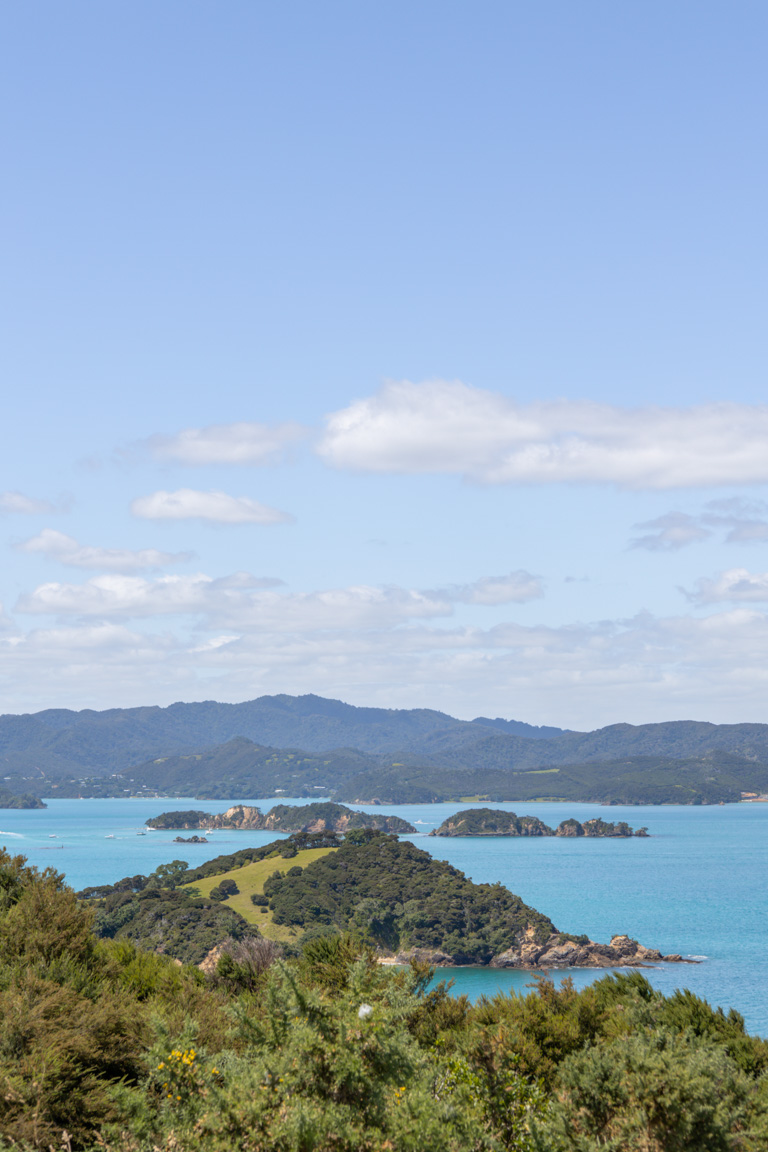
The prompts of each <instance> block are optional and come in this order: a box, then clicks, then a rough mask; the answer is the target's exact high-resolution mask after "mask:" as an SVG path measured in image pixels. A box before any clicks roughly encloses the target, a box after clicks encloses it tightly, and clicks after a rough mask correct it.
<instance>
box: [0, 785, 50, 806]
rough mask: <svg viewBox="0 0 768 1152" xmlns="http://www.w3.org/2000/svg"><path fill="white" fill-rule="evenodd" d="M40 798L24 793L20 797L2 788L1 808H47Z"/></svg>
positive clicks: (0, 791)
mask: <svg viewBox="0 0 768 1152" xmlns="http://www.w3.org/2000/svg"><path fill="white" fill-rule="evenodd" d="M47 807H48V805H47V804H44V803H43V801H42V800H41V799H40V797H39V796H32V795H31V794H30V793H29V792H23V793H22V794H21V795H20V796H19V795H17V794H16V793H15V792H10V791H9V790H8V789H7V788H0V808H47Z"/></svg>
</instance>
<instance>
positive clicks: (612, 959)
mask: <svg viewBox="0 0 768 1152" xmlns="http://www.w3.org/2000/svg"><path fill="white" fill-rule="evenodd" d="M411 960H421V961H424V962H426V963H428V964H433V965H435V966H436V967H438V968H440V967H445V966H448V967H455V966H456V965H459V966H460V965H461V963H462V961H461V960H457V958H456V956H454V955H451V954H450V953H448V952H445V951H443V950H441V949H428V948H411V949H408V950H406V951H403V952H398V953H397V954H396V955H394V956H393V957H391V958H390V959H389V963H396V964H408V963H410V961H411ZM386 962H387V961H385V963H386ZM661 963H665V964H696V963H698V961H696V960H688V959H685V958H684V957H683V956H680V955H679V954H678V953H672V954H671V955H666V956H665V955H663V953H661V952H660V951H659V950H658V949H657V948H646V947H645V946H644V945H643V944H638V942H637V940H633V939H632V938H631V937H630V936H612V937H611V941H610V943H609V944H598V943H597V941H595V940H589V939H588V938H586V937H585V938H583V939H582V938H577V939H574V938H573V937H571V936H565V935H562V934H560V933H554V934H553V935H552V936H550V938H549V939H548V940H547V941H546V942H544V943H542V942H541V940H538V939H537V938H536V932H535V930H534V929H533V928H527V929H526V930H525V932H523V933H522V936H521V938H520V939H519V941H518V942H517V943H516V944H515V945H514V946H513V947H512V948H507V949H506V951H504V952H499V953H498V954H497V955H496V956H492V957H491V959H490V960H489V961H488V967H489V968H522V969H525V970H527V971H542V972H547V971H549V970H550V969H552V968H648V967H650V966H652V965H654V964H661Z"/></svg>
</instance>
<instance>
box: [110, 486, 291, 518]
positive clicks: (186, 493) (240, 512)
mask: <svg viewBox="0 0 768 1152" xmlns="http://www.w3.org/2000/svg"><path fill="white" fill-rule="evenodd" d="M131 512H132V513H133V515H134V516H140V517H141V518H142V519H144V520H207V521H209V522H210V523H213V524H287V523H290V522H291V521H292V519H293V518H292V517H291V516H290V515H289V514H288V513H287V512H280V511H279V510H278V509H277V508H269V507H267V505H266V504H260V503H259V502H258V501H257V500H251V499H250V497H248V496H230V495H228V493H226V492H217V491H215V490H212V491H210V492H198V491H196V490H195V489H194V488H179V489H178V490H177V491H176V492H163V491H160V492H153V493H152V494H151V495H150V496H140V497H139V498H138V499H136V500H134V501H133V502H132V504H131Z"/></svg>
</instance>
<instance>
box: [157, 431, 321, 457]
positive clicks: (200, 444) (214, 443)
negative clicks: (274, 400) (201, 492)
mask: <svg viewBox="0 0 768 1152" xmlns="http://www.w3.org/2000/svg"><path fill="white" fill-rule="evenodd" d="M306 435H307V429H305V428H304V427H303V426H302V425H301V424H293V423H283V424H257V423H245V422H241V423H238V424H209V425H208V427H206V428H185V429H184V431H183V432H179V433H178V435H176V436H153V437H152V438H151V440H149V442H148V443H149V447H150V450H151V451H152V453H153V454H154V455H155V456H156V457H158V458H159V459H160V460H174V461H177V462H178V463H181V464H275V463H277V462H278V461H279V460H281V459H282V457H283V455H284V454H285V450H286V447H287V446H288V445H289V444H291V443H293V442H295V441H296V440H299V439H301V438H302V437H304V436H306Z"/></svg>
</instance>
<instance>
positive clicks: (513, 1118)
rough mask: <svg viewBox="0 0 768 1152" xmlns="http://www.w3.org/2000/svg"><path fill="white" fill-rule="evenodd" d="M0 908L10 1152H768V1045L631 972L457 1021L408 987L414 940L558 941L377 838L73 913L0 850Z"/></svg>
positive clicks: (465, 1005)
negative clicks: (396, 954)
mask: <svg viewBox="0 0 768 1152" xmlns="http://www.w3.org/2000/svg"><path fill="white" fill-rule="evenodd" d="M293 869H298V876H296V874H293V875H292V870H293ZM235 877H236V878H237V879H235ZM259 877H261V879H260V878H259ZM342 877H343V878H344V883H343V884H340V883H339V881H340V879H341V878H342ZM302 878H303V879H302ZM304 881H306V883H305V882H304ZM349 881H352V883H350V882H349ZM310 882H311V883H310ZM312 886H314V891H315V892H316V893H317V894H318V896H319V900H318V902H317V910H314V909H313V908H312V904H311V900H310V898H309V892H310V889H311V887H312ZM233 888H234V889H235V891H233ZM256 889H259V890H260V891H261V892H264V891H265V890H266V891H267V892H268V893H269V895H266V896H265V895H259V892H258V891H256ZM0 890H1V891H2V893H3V899H2V901H0V1018H2V1020H3V1037H2V1043H0V1082H2V1085H3V1098H2V1106H0V1142H2V1143H3V1145H4V1146H8V1147H9V1148H18V1149H20V1150H21V1149H28V1150H30V1152H49V1150H50V1149H51V1148H65V1149H71V1150H72V1152H91V1150H95V1149H97V1148H98V1149H101V1150H102V1152H150V1150H154V1152H180V1150H183V1152H210V1150H211V1149H216V1152H244V1150H253V1152H257V1150H264V1152H266V1150H267V1149H269V1150H270V1152H272V1150H274V1152H308V1150H315V1152H331V1149H332V1150H333V1152H359V1150H360V1149H363V1148H367V1149H370V1150H371V1152H385V1150H387V1149H390V1150H395V1149H396V1150H397V1152H400V1150H402V1152H424V1150H430V1149H431V1150H433V1152H504V1150H506V1152H574V1150H575V1149H582V1150H589V1149H592V1148H602V1147H615V1148H617V1149H627V1150H629V1149H635V1148H648V1149H655V1150H657V1152H661V1150H662V1149H669V1148H675V1149H678V1150H680V1152H700V1150H701V1149H704V1148H706V1149H713V1150H715V1149H722V1150H723V1152H727V1150H728V1149H734V1150H735V1149H736V1148H738V1149H740V1150H742V1152H762V1149H763V1148H765V1146H766V1141H767V1140H768V1101H767V1100H766V1096H765V1090H764V1089H765V1075H766V1073H768V1043H766V1042H765V1041H764V1040H761V1039H759V1038H758V1037H754V1036H750V1035H748V1034H747V1032H746V1030H745V1028H744V1022H743V1020H742V1018H741V1017H740V1016H739V1015H738V1013H736V1012H734V1011H731V1012H729V1013H724V1012H722V1011H721V1010H719V1009H718V1010H717V1011H715V1010H713V1009H712V1008H711V1007H710V1006H709V1005H708V1004H707V1003H706V1002H705V1001H703V1000H701V999H700V998H698V997H696V996H694V995H692V994H691V993H690V992H686V991H679V992H676V993H674V995H672V996H663V995H662V994H660V993H658V992H656V991H654V989H653V988H652V987H651V985H650V984H649V983H648V981H647V980H645V979H644V977H643V975H642V974H641V973H640V972H638V971H633V972H627V973H622V974H616V975H613V976H606V977H603V978H602V979H599V980H598V981H597V982H596V983H593V984H592V985H590V986H589V987H587V988H584V989H583V990H581V991H578V992H577V991H576V990H575V989H574V987H573V985H572V984H570V983H569V982H566V983H564V984H563V985H562V987H560V988H556V987H555V986H554V985H553V984H552V983H551V982H549V981H548V980H547V979H545V978H540V979H539V980H538V982H537V984H536V985H535V986H534V987H533V988H531V989H530V990H528V991H527V992H526V993H525V994H524V995H520V996H505V995H499V996H497V997H495V998H494V999H492V1000H481V1001H479V1002H478V1003H477V1004H475V1005H472V1004H470V1003H469V1001H468V1000H467V998H466V997H462V996H460V997H452V996H450V995H449V994H448V990H447V989H446V987H445V985H443V984H441V985H438V986H437V987H432V988H431V990H430V976H431V974H432V969H431V968H430V967H429V965H428V964H426V963H425V962H424V960H423V958H422V957H423V955H425V954H430V953H434V950H435V945H436V943H438V942H440V943H448V942H449V941H451V940H453V941H456V942H457V943H458V942H461V941H463V943H462V944H461V945H460V946H461V947H462V948H463V949H464V951H465V952H466V953H468V954H471V955H472V956H473V957H477V956H483V955H487V954H488V953H489V952H494V950H495V949H497V948H498V947H500V946H503V945H504V944H509V943H510V942H512V943H513V944H514V947H515V948H517V949H518V951H520V953H521V955H522V954H523V953H524V952H525V949H526V948H528V947H530V948H531V949H532V950H534V951H535V950H542V949H547V948H549V949H550V950H552V949H553V948H554V947H555V943H556V942H557V947H559V948H561V949H562V948H567V947H568V946H569V945H572V946H573V947H574V949H578V947H579V946H580V945H579V941H578V940H577V939H574V938H570V937H567V936H563V934H561V933H557V932H556V929H555V928H554V926H553V925H552V924H551V921H549V920H548V918H547V917H545V916H542V915H541V914H539V913H537V912H535V911H534V910H533V909H531V908H529V907H527V906H526V905H525V904H524V903H523V902H522V901H521V900H520V899H519V898H518V897H516V896H513V895H512V893H509V892H508V891H507V890H506V889H504V888H501V886H499V885H472V884H471V883H470V882H469V881H467V880H466V878H465V877H463V876H462V874H461V873H459V872H457V870H456V869H453V868H451V867H450V866H449V865H446V864H441V863H440V862H438V861H432V860H430V858H429V857H428V856H427V855H426V854H425V853H423V852H420V850H418V849H416V848H414V846H413V845H412V844H410V843H408V842H403V841H397V840H396V839H394V838H393V837H391V836H388V835H385V834H382V833H378V832H375V831H374V832H372V831H366V830H353V831H352V832H350V833H348V837H347V839H346V840H345V841H344V842H343V843H342V842H340V841H339V840H338V838H337V837H335V836H333V835H330V834H317V835H308V834H300V835H298V836H294V837H291V838H290V839H288V840H279V841H275V842H273V843H272V844H270V845H264V846H263V847H262V848H258V849H246V850H244V851H243V852H240V853H235V854H234V855H232V856H229V857H222V858H220V859H219V860H218V861H210V862H208V863H207V864H205V865H203V866H202V867H201V868H198V869H189V868H188V867H187V866H186V864H185V863H184V862H183V861H173V862H171V863H170V864H167V865H162V866H161V867H160V868H158V869H156V871H155V872H154V873H153V874H152V875H151V876H134V877H128V878H126V879H125V880H123V881H119V882H118V883H117V884H114V885H103V886H101V887H99V888H92V889H89V890H86V891H84V892H83V893H81V894H80V897H79V898H78V897H76V895H75V893H73V892H72V890H71V889H70V888H68V887H67V885H66V884H65V883H64V880H63V877H62V876H61V875H59V874H57V873H56V872H54V871H52V870H50V869H49V870H46V872H44V873H40V872H39V871H38V870H37V869H35V868H33V867H31V866H29V865H28V864H27V863H26V862H25V860H24V858H23V857H21V856H16V857H11V856H10V855H9V854H8V853H6V852H4V851H0ZM254 897H255V899H254ZM237 901H240V905H239V907H245V906H246V905H247V907H248V908H250V909H251V918H250V920H247V919H246V918H245V917H244V916H243V915H241V914H240V913H239V912H238V911H236V909H235V907H234V904H235V903H236V902H237ZM264 902H265V903H264ZM265 904H266V910H265ZM259 919H260V920H261V921H262V922H263V923H262V924H261V930H260V927H259V926H257V920H259ZM441 922H442V924H443V927H441ZM94 929H95V931H94ZM294 929H295V930H296V931H297V932H299V933H300V934H298V935H293V936H292V935H290V933H291V931H293V930H294ZM386 941H389V943H390V945H392V946H395V945H398V946H402V945H404V944H406V943H408V944H410V945H411V948H410V953H411V956H412V959H411V962H410V963H409V964H407V965H405V966H404V967H399V968H398V967H394V968H393V967H387V966H385V965H382V964H381V963H379V962H378V960H379V958H380V956H381V953H382V948H383V947H384V945H385V942H386ZM419 941H420V942H421V943H422V944H423V945H424V951H423V952H421V951H419V950H418V949H416V948H414V947H413V945H414V944H415V942H419ZM628 944H629V942H628V941H627V938H615V939H614V941H612V942H611V945H609V946H606V947H613V948H616V949H626V948H627V947H628ZM497 955H498V954H497ZM502 955H503V953H502ZM179 960H181V961H182V963H179V962H178V961H179Z"/></svg>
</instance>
